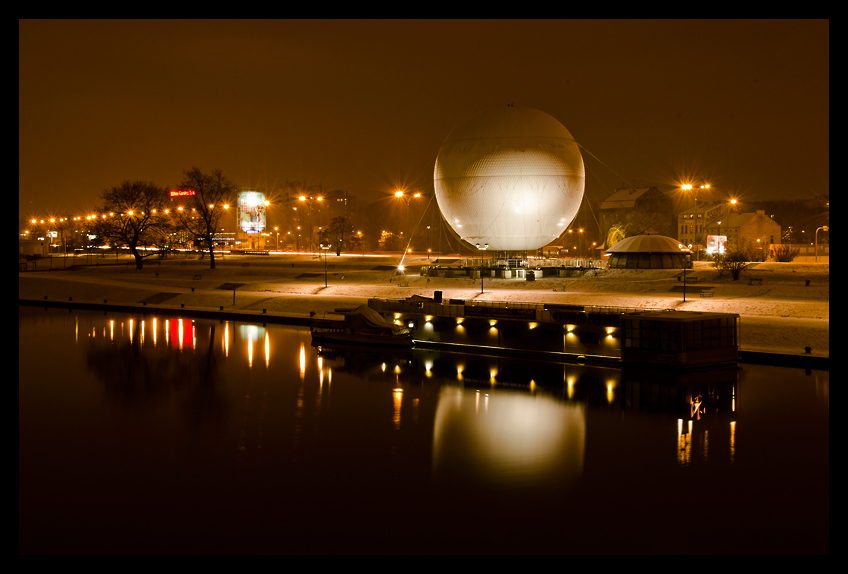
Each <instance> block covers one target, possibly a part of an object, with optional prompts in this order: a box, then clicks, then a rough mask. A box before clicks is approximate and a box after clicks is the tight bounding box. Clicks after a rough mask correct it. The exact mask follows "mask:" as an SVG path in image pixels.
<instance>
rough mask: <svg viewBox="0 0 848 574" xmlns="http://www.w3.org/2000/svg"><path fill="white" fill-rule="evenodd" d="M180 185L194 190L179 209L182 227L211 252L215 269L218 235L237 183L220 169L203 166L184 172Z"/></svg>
mask: <svg viewBox="0 0 848 574" xmlns="http://www.w3.org/2000/svg"><path fill="white" fill-rule="evenodd" d="M179 188H180V189H181V190H186V191H188V190H191V191H193V192H194V194H193V195H186V196H184V197H185V199H186V204H187V205H186V206H180V207H178V208H177V209H176V210H175V216H176V218H177V220H178V222H179V226H180V227H181V228H182V229H185V230H186V231H187V232H188V233H190V234H191V235H192V237H194V240H195V242H197V243H199V244H201V245H203V246H204V251H209V268H210V269H215V249H214V246H215V234H216V233H217V231H218V229H219V228H218V222H219V221H220V220H221V217H222V216H223V215H224V213H225V211H226V209H227V208H228V206H229V204H230V201H231V198H232V194H233V192H234V190H235V186H234V185H233V182H231V181H230V180H229V179H228V178H227V177H226V176H224V174H223V172H222V171H221V170H220V169H215V170H212V173H210V174H205V173H203V172H202V171H201V170H200V168H199V167H193V168H191V169H188V170H185V171H183V179H182V181H181V182H180V185H179Z"/></svg>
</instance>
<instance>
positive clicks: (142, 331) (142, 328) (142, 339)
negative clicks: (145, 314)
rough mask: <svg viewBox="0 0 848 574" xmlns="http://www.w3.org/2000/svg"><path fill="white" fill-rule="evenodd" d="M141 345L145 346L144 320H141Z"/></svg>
mask: <svg viewBox="0 0 848 574" xmlns="http://www.w3.org/2000/svg"><path fill="white" fill-rule="evenodd" d="M139 345H141V346H142V347H143V346H144V321H142V322H141V341H139Z"/></svg>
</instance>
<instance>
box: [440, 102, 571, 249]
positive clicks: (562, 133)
mask: <svg viewBox="0 0 848 574" xmlns="http://www.w3.org/2000/svg"><path fill="white" fill-rule="evenodd" d="M433 179H434V184H435V188H436V200H437V201H438V202H439V209H441V211H442V214H443V215H444V217H445V219H446V220H447V222H448V223H449V224H450V225H451V227H453V229H454V231H456V232H457V234H458V235H459V236H460V237H462V239H464V240H465V241H468V242H469V243H471V244H472V245H475V244H479V245H480V247H483V246H484V245H486V244H488V248H489V249H496V250H502V251H522V250H532V249H538V248H539V247H544V246H545V245H548V244H549V243H551V242H552V241H553V240H555V239H556V238H557V237H559V236H560V235H561V234H562V232H563V231H564V230H565V229H567V227H568V225H569V224H570V223H571V222H572V220H573V219H574V217H575V216H576V215H577V210H578V209H579V208H580V202H581V201H582V200H583V188H584V184H585V180H586V174H585V171H584V168H583V157H582V156H581V155H580V150H579V149H578V148H577V142H575V141H574V138H573V137H572V136H571V134H570V133H569V131H568V130H567V129H565V127H564V126H563V125H562V124H561V123H559V122H558V121H557V120H556V119H555V118H553V117H551V116H549V115H548V114H546V113H544V112H540V111H539V110H534V109H532V108H516V107H513V106H506V107H504V108H500V109H497V110H492V111H485V112H482V113H480V114H477V115H476V116H474V117H472V118H470V119H469V120H467V121H466V122H465V123H463V124H460V125H459V126H457V127H456V128H454V129H453V131H452V132H451V133H450V135H448V137H447V139H446V140H445V142H444V143H443V144H442V147H441V148H439V154H438V156H437V157H436V168H435V173H434V176H433Z"/></svg>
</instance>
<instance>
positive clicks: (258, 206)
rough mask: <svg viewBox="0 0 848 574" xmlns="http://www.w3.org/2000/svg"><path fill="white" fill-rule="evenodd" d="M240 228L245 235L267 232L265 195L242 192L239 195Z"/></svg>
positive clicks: (254, 192) (256, 192)
mask: <svg viewBox="0 0 848 574" xmlns="http://www.w3.org/2000/svg"><path fill="white" fill-rule="evenodd" d="M238 216H239V228H240V229H241V230H242V231H244V232H245V233H262V232H263V231H265V225H266V221H267V220H266V215H265V194H264V193H259V192H258V191H242V192H241V193H239V195H238Z"/></svg>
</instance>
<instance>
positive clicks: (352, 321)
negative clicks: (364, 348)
mask: <svg viewBox="0 0 848 574" xmlns="http://www.w3.org/2000/svg"><path fill="white" fill-rule="evenodd" d="M311 331H312V344H313V345H327V344H333V343H342V344H347V345H371V346H385V347H411V346H412V332H411V331H410V330H409V329H407V328H406V327H404V326H402V325H396V324H394V323H389V322H388V321H386V320H385V319H383V316H382V315H380V314H379V313H378V312H377V311H375V310H374V309H371V308H370V307H369V306H368V305H360V306H359V307H357V308H356V309H353V310H350V311H347V312H345V313H344V325H343V326H339V327H312V329H311Z"/></svg>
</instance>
